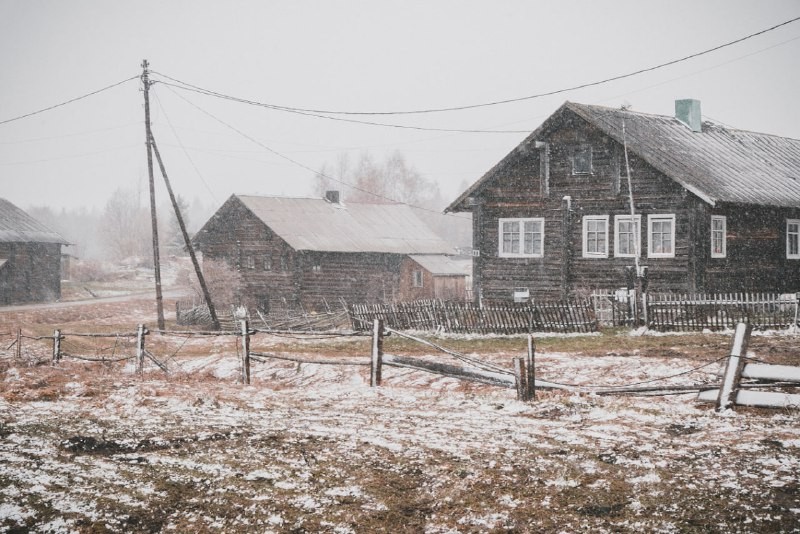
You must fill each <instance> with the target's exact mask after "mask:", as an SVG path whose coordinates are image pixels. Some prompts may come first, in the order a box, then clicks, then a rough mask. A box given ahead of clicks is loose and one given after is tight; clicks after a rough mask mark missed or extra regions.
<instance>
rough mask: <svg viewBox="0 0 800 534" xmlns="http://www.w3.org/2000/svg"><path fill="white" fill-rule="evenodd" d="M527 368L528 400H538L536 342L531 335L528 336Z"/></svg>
mask: <svg viewBox="0 0 800 534" xmlns="http://www.w3.org/2000/svg"><path fill="white" fill-rule="evenodd" d="M525 368H526V369H527V371H528V376H527V382H528V392H527V395H528V400H536V342H535V341H534V340H533V336H531V335H528V353H527V355H526V358H525Z"/></svg>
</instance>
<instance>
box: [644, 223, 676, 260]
mask: <svg viewBox="0 0 800 534" xmlns="http://www.w3.org/2000/svg"><path fill="white" fill-rule="evenodd" d="M647 243H648V247H647V257H648V258H674V257H675V215H674V214H669V215H648V216H647Z"/></svg>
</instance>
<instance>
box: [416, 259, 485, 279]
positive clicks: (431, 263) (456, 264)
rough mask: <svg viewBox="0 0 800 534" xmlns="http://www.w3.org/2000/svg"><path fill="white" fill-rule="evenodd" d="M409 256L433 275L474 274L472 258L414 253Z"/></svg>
mask: <svg viewBox="0 0 800 534" xmlns="http://www.w3.org/2000/svg"><path fill="white" fill-rule="evenodd" d="M409 257H410V258H411V259H412V260H414V261H415V262H417V263H418V264H419V265H420V267H422V268H423V269H425V270H426V271H428V272H429V273H431V274H433V275H438V276H452V275H463V276H469V275H471V274H472V258H458V257H453V256H446V255H443V254H428V255H422V254H412V255H410V256H409Z"/></svg>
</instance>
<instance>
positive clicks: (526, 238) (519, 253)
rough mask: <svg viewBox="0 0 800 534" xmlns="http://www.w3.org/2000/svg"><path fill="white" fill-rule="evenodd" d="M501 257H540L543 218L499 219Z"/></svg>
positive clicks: (542, 249)
mask: <svg viewBox="0 0 800 534" xmlns="http://www.w3.org/2000/svg"><path fill="white" fill-rule="evenodd" d="M499 238H500V239H499V250H498V254H499V256H500V257H501V258H541V257H542V256H543V255H544V219H542V218H535V219H500V221H499Z"/></svg>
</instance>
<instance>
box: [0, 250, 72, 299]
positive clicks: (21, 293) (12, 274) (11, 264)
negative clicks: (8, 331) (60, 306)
mask: <svg viewBox="0 0 800 534" xmlns="http://www.w3.org/2000/svg"><path fill="white" fill-rule="evenodd" d="M0 258H4V259H7V260H8V261H7V262H6V264H5V265H4V266H3V267H2V268H0V304H3V305H6V304H19V303H24V302H48V301H54V300H58V299H60V298H61V245H60V244H58V243H0Z"/></svg>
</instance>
